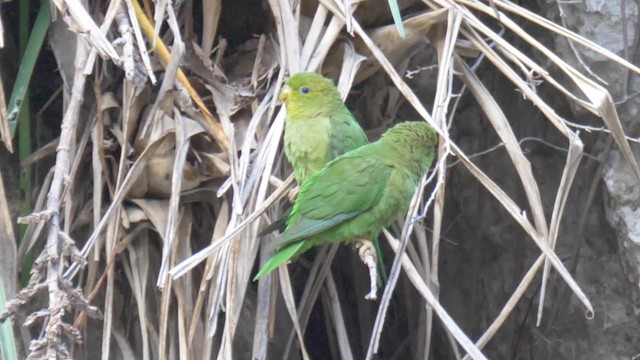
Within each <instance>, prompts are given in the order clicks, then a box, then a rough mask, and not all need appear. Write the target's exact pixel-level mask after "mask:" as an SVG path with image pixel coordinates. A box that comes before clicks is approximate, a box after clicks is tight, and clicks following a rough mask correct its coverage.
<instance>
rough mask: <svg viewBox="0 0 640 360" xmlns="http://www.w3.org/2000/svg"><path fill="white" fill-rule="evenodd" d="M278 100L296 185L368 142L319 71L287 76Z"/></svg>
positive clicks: (269, 228)
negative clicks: (283, 108) (282, 108)
mask: <svg viewBox="0 0 640 360" xmlns="http://www.w3.org/2000/svg"><path fill="white" fill-rule="evenodd" d="M280 100H281V101H282V102H283V103H284V104H285V106H286V108H287V117H286V120H285V131H284V152H285V155H286V156H287V159H288V160H289V162H290V163H291V165H292V166H293V171H294V175H295V178H296V182H297V183H298V186H302V184H303V183H304V181H305V180H306V179H307V178H308V177H309V176H311V175H312V174H314V173H315V172H316V171H318V170H320V169H322V168H323V167H324V166H325V165H326V164H327V163H328V162H329V161H331V160H333V159H335V158H336V157H338V156H340V155H342V154H344V153H346V152H347V151H350V150H353V149H355V148H358V147H360V146H362V145H364V144H366V143H368V140H367V136H366V135H365V133H364V131H363V130H362V128H361V127H360V125H359V124H358V122H357V121H356V120H355V118H354V117H353V115H352V114H351V112H350V111H349V109H348V108H347V107H346V105H345V104H344V103H343V102H342V97H341V96H340V93H339V92H338V89H337V88H336V86H335V85H334V84H333V81H331V80H330V79H327V78H325V77H324V76H322V75H320V74H316V73H313V72H303V73H298V74H295V75H293V76H291V77H290V78H289V79H288V80H287V81H286V83H285V85H284V86H283V88H282V91H281V92H280ZM296 191H297V188H296V189H294V190H293V191H292V192H291V193H290V195H289V197H290V198H291V201H293V199H294V198H295V194H296ZM285 216H287V215H285ZM284 220H285V219H279V220H276V221H275V222H274V223H272V224H271V225H269V226H267V227H266V228H265V229H263V230H262V231H261V232H260V235H265V234H268V233H270V232H272V231H274V230H280V231H282V230H284V227H285V226H284V224H285V221H284Z"/></svg>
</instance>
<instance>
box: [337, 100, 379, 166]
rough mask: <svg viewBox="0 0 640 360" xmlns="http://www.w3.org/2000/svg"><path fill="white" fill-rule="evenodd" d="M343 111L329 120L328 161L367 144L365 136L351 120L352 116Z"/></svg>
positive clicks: (353, 120)
mask: <svg viewBox="0 0 640 360" xmlns="http://www.w3.org/2000/svg"><path fill="white" fill-rule="evenodd" d="M344 110H345V111H344V112H343V113H339V114H337V115H334V116H332V117H331V118H330V120H329V121H330V122H331V134H330V135H329V147H328V149H327V151H328V154H327V159H329V161H331V160H333V159H336V158H337V157H338V156H341V155H342V154H345V153H347V152H349V151H351V150H353V149H357V148H359V147H360V146H362V145H365V144H367V143H368V142H369V141H368V139H367V135H365V133H364V131H363V130H362V128H361V127H360V124H358V122H357V121H356V119H354V118H353V115H351V113H350V112H349V110H347V109H346V108H345V109H344Z"/></svg>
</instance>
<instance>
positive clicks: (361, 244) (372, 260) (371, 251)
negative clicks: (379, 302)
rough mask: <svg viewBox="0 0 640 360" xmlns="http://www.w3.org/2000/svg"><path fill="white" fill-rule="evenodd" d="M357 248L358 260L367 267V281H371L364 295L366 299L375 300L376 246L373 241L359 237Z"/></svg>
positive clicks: (376, 296) (376, 275)
mask: <svg viewBox="0 0 640 360" xmlns="http://www.w3.org/2000/svg"><path fill="white" fill-rule="evenodd" d="M356 248H357V249H358V255H360V260H362V262H363V263H364V264H365V265H367V267H368V268H369V281H370V283H371V290H370V291H369V293H368V294H367V295H366V296H365V297H364V298H365V299H367V300H376V299H377V298H378V295H377V292H378V282H377V281H378V268H377V264H378V257H377V255H376V248H375V247H374V246H373V243H372V242H371V241H369V240H366V239H360V240H358V242H357V243H356Z"/></svg>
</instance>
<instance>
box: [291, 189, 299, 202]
mask: <svg viewBox="0 0 640 360" xmlns="http://www.w3.org/2000/svg"><path fill="white" fill-rule="evenodd" d="M299 191H300V186H296V187H294V188H293V189H291V190H289V202H290V203H292V204H293V203H295V202H296V198H297V197H298V192H299Z"/></svg>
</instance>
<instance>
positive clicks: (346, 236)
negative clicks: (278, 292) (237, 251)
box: [255, 122, 438, 299]
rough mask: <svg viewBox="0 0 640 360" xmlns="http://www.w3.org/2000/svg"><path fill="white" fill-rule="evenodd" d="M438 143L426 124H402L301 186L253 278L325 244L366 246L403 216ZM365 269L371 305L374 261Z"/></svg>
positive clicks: (312, 176)
mask: <svg viewBox="0 0 640 360" xmlns="http://www.w3.org/2000/svg"><path fill="white" fill-rule="evenodd" d="M437 142H438V136H437V133H436V131H435V130H434V129H433V128H432V127H430V126H429V125H428V124H427V123H426V122H406V123H402V124H399V125H396V126H394V127H393V128H392V129H390V130H388V131H387V132H386V133H385V134H384V135H383V136H382V138H381V139H380V140H378V141H376V142H374V143H371V144H367V145H364V146H362V147H359V148H357V149H355V150H352V151H350V152H348V153H346V154H344V155H342V156H340V157H338V158H336V159H335V160H333V161H331V162H330V163H329V164H327V166H326V167H324V168H323V169H321V170H320V171H318V172H316V173H315V174H313V175H311V177H309V179H308V180H307V181H306V182H305V183H304V184H303V185H302V188H301V190H300V193H299V194H298V197H297V199H296V201H295V204H294V206H293V210H292V211H291V214H290V216H289V219H288V221H287V228H286V230H285V231H284V233H283V234H282V236H281V237H280V238H279V239H277V240H276V241H275V242H274V244H273V246H274V248H276V249H277V252H276V253H275V254H274V255H273V257H271V259H269V261H268V262H267V263H266V264H265V266H264V267H263V268H262V269H261V270H260V272H259V273H258V274H257V275H256V277H255V278H256V279H259V278H261V277H263V276H265V275H266V274H268V273H269V272H271V271H273V270H274V269H276V268H277V267H278V266H280V265H282V264H285V263H287V262H288V261H290V260H291V259H293V258H295V257H296V256H298V255H300V254H302V253H304V252H305V251H307V250H309V249H310V248H312V247H314V246H317V245H320V244H323V243H331V242H345V241H359V240H365V241H367V242H369V244H370V241H371V240H373V239H374V238H376V237H377V236H378V234H379V233H380V231H381V229H382V228H383V227H386V226H389V225H390V224H391V223H392V222H393V221H394V220H396V219H398V218H399V217H401V216H402V215H404V214H405V213H406V212H407V209H408V207H409V203H410V201H411V197H412V196H413V193H414V191H415V190H416V187H417V186H418V184H419V182H420V179H421V177H422V176H423V175H424V174H425V173H426V171H427V170H428V169H429V167H430V166H431V163H432V161H433V157H434V152H435V151H434V147H435V145H436V144H437ZM373 256H375V252H373ZM361 257H362V254H361ZM363 261H364V259H363ZM367 265H368V266H369V270H370V275H371V292H370V293H369V294H368V295H367V298H368V299H375V297H376V293H375V286H376V284H375V260H374V263H373V267H372V266H371V264H370V263H367Z"/></svg>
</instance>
